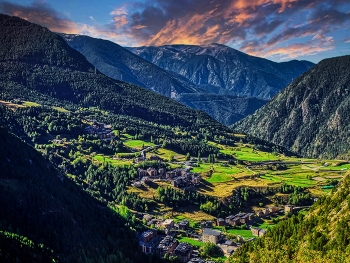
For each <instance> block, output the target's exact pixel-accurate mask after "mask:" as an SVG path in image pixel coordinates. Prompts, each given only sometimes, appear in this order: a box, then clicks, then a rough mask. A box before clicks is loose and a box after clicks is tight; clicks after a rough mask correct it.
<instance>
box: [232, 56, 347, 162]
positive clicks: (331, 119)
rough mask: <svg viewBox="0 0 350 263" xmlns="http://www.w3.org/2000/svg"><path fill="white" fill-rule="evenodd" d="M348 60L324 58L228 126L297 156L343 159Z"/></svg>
mask: <svg viewBox="0 0 350 263" xmlns="http://www.w3.org/2000/svg"><path fill="white" fill-rule="evenodd" d="M349 68H350V56H343V57H336V58H331V59H325V60H323V61H321V62H320V63H319V64H317V65H316V66H315V67H313V68H312V69H310V70H309V71H308V72H306V73H305V74H303V75H302V76H301V77H299V78H297V79H296V80H295V81H294V82H293V83H292V84H290V85H289V86H288V87H286V88H285V89H284V90H282V91H281V92H280V93H279V94H278V95H276V96H275V97H274V98H273V99H272V100H271V101H270V102H268V103H267V104H266V105H264V106H263V107H262V108H261V109H259V110H258V111H256V112H255V113H254V114H252V115H250V116H248V117H246V118H245V119H243V120H241V121H239V122H238V123H236V124H234V125H233V129H234V130H236V131H242V132H246V133H248V134H251V135H253V136H256V137H259V138H261V139H263V140H267V141H270V142H272V143H275V144H279V145H282V146H284V147H287V148H289V149H290V150H292V151H295V152H297V153H299V154H301V155H303V156H309V157H319V158H336V157H340V158H344V159H349V149H350V140H349V137H350V71H349Z"/></svg>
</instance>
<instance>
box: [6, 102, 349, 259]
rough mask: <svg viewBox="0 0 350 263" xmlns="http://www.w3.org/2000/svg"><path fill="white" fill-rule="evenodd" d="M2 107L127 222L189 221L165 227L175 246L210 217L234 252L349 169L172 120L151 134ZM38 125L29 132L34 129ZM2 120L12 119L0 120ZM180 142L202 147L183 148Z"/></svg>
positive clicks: (93, 117)
mask: <svg viewBox="0 0 350 263" xmlns="http://www.w3.org/2000/svg"><path fill="white" fill-rule="evenodd" d="M1 104H2V105H3V106H2V108H1V111H0V113H1V114H2V120H5V119H8V120H9V119H12V120H16V122H17V123H18V124H19V125H24V126H22V127H23V131H22V132H23V133H22V134H20V133H18V131H19V129H18V128H14V130H13V131H14V132H17V134H19V135H21V137H22V138H28V139H29V140H30V141H28V142H29V143H31V144H33V145H34V147H35V148H36V149H37V150H38V151H40V152H41V153H42V154H43V155H44V156H45V157H46V158H47V159H48V160H50V161H51V162H52V163H53V164H55V166H56V167H57V168H58V169H59V170H60V171H61V172H62V173H64V174H66V175H67V176H68V178H70V179H71V180H72V181H74V182H75V183H76V184H77V185H78V186H79V187H80V188H81V189H82V190H84V191H86V192H87V193H89V194H90V195H92V196H93V197H94V198H96V199H97V200H99V201H101V202H102V203H104V204H105V205H106V206H108V207H110V208H112V209H113V210H114V211H116V212H117V213H118V214H120V215H122V216H124V217H125V218H126V220H127V221H129V223H130V224H132V225H138V226H139V227H141V226H142V225H144V226H143V227H151V229H152V228H153V229H158V232H159V231H164V230H163V229H164V226H163V224H164V222H165V221H166V220H171V221H172V222H173V224H175V225H176V224H178V223H180V222H183V221H184V220H185V221H186V220H187V221H188V222H189V228H188V229H189V230H188V231H191V233H192V234H189V232H188V231H187V232H183V231H180V232H179V231H178V230H176V229H177V228H176V227H171V228H170V229H171V231H174V234H175V236H176V238H177V240H178V241H179V242H187V243H190V244H192V245H193V246H194V248H197V249H201V248H203V246H204V244H205V243H203V242H201V241H200V238H199V237H198V236H200V235H201V234H200V233H201V231H202V230H201V224H203V223H204V222H210V223H208V224H209V225H208V227H209V228H211V229H213V230H215V231H219V232H221V233H222V234H223V235H225V240H233V241H232V242H234V243H232V244H233V245H230V246H229V247H230V249H231V250H229V251H234V250H236V249H237V248H238V247H240V244H241V243H242V242H248V241H249V240H253V239H254V237H255V235H254V234H253V230H254V229H255V228H257V229H263V230H264V231H266V230H267V231H268V230H269V229H271V228H273V227H274V225H276V223H278V222H279V221H281V220H286V219H287V218H288V217H289V216H290V215H289V216H288V214H285V212H284V211H285V206H286V205H291V204H292V205H294V206H301V207H303V206H305V207H309V206H310V205H311V204H312V203H313V202H314V199H315V198H318V197H321V196H323V195H324V194H325V193H326V192H327V191H329V190H330V189H332V188H334V186H336V185H337V184H338V181H339V180H341V179H342V178H343V176H344V175H345V173H346V172H347V170H348V169H349V168H350V164H348V163H347V162H344V161H341V160H324V159H310V158H308V159H306V158H301V157H300V156H293V155H291V154H290V153H289V152H287V151H286V152H285V153H281V152H279V150H281V149H278V148H277V147H272V148H270V147H269V146H268V145H260V144H254V138H249V136H246V135H243V134H223V133H220V132H218V133H217V134H216V135H212V134H210V133H208V131H206V130H202V133H194V132H193V131H192V132H189V131H186V129H185V128H184V127H179V126H178V127H170V126H162V131H163V132H160V133H158V134H155V133H153V132H150V131H149V129H152V127H153V125H154V124H153V123H149V122H143V125H144V126H143V129H140V128H139V126H138V125H137V126H133V124H132V123H139V122H140V120H137V119H128V121H127V122H125V119H124V118H121V119H118V116H117V115H115V114H114V113H111V112H108V111H104V110H99V109H96V108H79V109H75V110H73V109H70V110H67V109H65V108H63V107H56V106H53V107H52V106H49V105H40V104H38V103H34V102H31V101H25V102H22V101H19V100H16V101H12V102H9V101H1ZM34 112H35V115H33V113H34ZM120 117H121V116H120ZM38 123H40V126H36V128H35V129H36V132H34V133H33V132H31V130H32V128H31V127H34V126H35V125H37V124H38ZM126 123H128V124H127V125H126ZM12 124H13V123H12ZM2 125H7V126H8V125H9V123H6V122H4V121H2ZM28 139H27V140H28ZM173 140H175V141H173ZM187 140H191V141H193V147H195V148H196V147H197V146H198V145H200V146H201V147H200V148H198V151H196V150H195V148H187V147H189V146H188V144H187ZM194 142H195V143H194ZM190 145H191V144H190ZM172 173H174V175H173V174H172ZM175 174H176V175H175ZM181 176H182V179H181V180H182V181H181V183H178V180H179V177H181ZM183 176H185V177H188V176H192V177H191V178H192V179H190V180H189V181H186V180H187V179H186V180H185V179H184V178H183ZM193 176H195V177H193ZM193 178H198V180H197V181H193V180H194V179H193ZM191 180H192V181H191ZM189 198H190V199H189ZM274 207H275V208H274ZM266 208H268V209H272V208H273V209H276V211H280V212H278V213H277V212H271V215H270V214H268V215H267V216H263V217H261V216H260V215H259V211H263V210H264V209H266ZM125 209H126V210H125ZM126 211H127V212H126ZM272 211H274V210H272ZM241 212H243V213H253V214H252V215H254V219H251V221H247V223H245V224H241V225H240V224H238V225H236V223H235V224H234V225H233V226H232V225H230V224H229V223H225V224H224V226H220V225H218V220H219V219H220V218H224V220H225V218H228V217H229V216H230V215H235V214H239V213H241ZM125 213H126V214H125ZM145 218H147V219H145ZM164 220H165V221H164ZM226 221H227V219H226ZM152 222H153V223H152ZM227 222H228V221H227ZM248 222H249V223H248ZM165 229H167V227H165ZM191 235H192V236H191ZM195 236H197V237H195ZM229 238H230V239H229ZM227 249H228V247H225V246H223V247H222V250H223V251H226V253H225V255H226V257H228V256H230V253H231V252H227ZM223 259H225V258H223ZM216 260H219V259H218V258H216Z"/></svg>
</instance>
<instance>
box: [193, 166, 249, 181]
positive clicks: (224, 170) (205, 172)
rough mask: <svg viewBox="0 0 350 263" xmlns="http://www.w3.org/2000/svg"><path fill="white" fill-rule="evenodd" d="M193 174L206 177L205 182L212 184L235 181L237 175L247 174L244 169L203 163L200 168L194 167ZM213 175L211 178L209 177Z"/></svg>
mask: <svg viewBox="0 0 350 263" xmlns="http://www.w3.org/2000/svg"><path fill="white" fill-rule="evenodd" d="M192 172H194V173H199V174H201V175H202V176H204V180H206V181H207V182H210V183H223V182H227V181H231V180H234V179H235V177H234V175H237V174H239V173H242V172H247V173H246V174H245V175H247V174H251V173H250V172H249V171H245V170H243V169H239V168H237V167H236V166H227V167H226V166H222V165H221V164H209V163H201V164H200V166H199V167H193V170H192ZM209 174H211V176H209Z"/></svg>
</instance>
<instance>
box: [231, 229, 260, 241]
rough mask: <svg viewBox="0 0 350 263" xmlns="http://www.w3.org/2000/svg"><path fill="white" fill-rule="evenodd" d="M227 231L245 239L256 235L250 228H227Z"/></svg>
mask: <svg viewBox="0 0 350 263" xmlns="http://www.w3.org/2000/svg"><path fill="white" fill-rule="evenodd" d="M226 232H227V233H229V234H233V235H236V236H241V237H243V238H245V239H247V238H252V237H254V236H253V234H252V231H250V230H249V229H227V230H226Z"/></svg>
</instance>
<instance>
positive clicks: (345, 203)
mask: <svg viewBox="0 0 350 263" xmlns="http://www.w3.org/2000/svg"><path fill="white" fill-rule="evenodd" d="M349 198H350V173H349V172H348V173H347V175H345V176H344V178H343V179H342V180H341V181H340V183H339V186H338V187H337V189H335V190H333V191H332V192H331V194H328V195H324V196H322V197H320V198H319V200H318V201H317V202H316V203H315V204H314V205H313V206H312V207H311V209H310V211H309V213H307V214H306V215H303V213H300V214H298V215H297V216H293V217H291V218H289V219H287V220H284V221H281V222H279V223H278V224H277V225H276V226H275V227H274V228H273V229H270V230H269V231H268V232H267V233H266V235H264V237H263V238H261V239H258V240H256V241H254V242H249V243H247V244H245V245H244V246H243V247H241V248H240V249H238V250H237V251H236V252H235V253H234V255H233V256H232V257H231V258H230V259H229V260H228V262H230V263H248V262H260V263H270V262H275V263H297V262H303V263H312V262H323V263H333V262H339V263H348V262H350V261H349V258H350V239H349V236H350V226H349V220H350V208H349Z"/></svg>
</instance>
